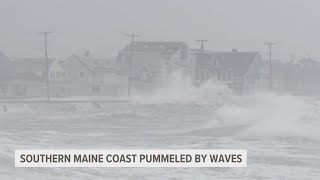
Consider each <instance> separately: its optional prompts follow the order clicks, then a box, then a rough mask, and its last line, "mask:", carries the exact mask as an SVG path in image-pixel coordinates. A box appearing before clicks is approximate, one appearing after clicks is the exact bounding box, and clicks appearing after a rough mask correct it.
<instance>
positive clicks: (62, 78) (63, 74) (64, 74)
mask: <svg viewBox="0 0 320 180" xmlns="http://www.w3.org/2000/svg"><path fill="white" fill-rule="evenodd" d="M61 80H66V72H62V75H61Z"/></svg>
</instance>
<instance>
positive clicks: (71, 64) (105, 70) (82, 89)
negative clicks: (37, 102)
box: [49, 53, 126, 97]
mask: <svg viewBox="0 0 320 180" xmlns="http://www.w3.org/2000/svg"><path fill="white" fill-rule="evenodd" d="M49 72H50V73H49V74H50V75H49V79H50V95H51V96H52V97H67V96H117V95H121V92H122V89H126V88H125V87H121V85H122V84H121V83H119V82H120V81H121V77H120V76H119V75H118V73H117V71H116V69H115V68H114V67H113V64H112V60H111V59H103V58H101V59H98V58H94V57H92V56H91V55H90V54H88V53H87V54H86V55H82V56H76V55H73V56H70V57H68V58H66V59H65V60H63V61H55V62H54V63H53V64H52V65H51V66H50V70H49ZM123 91H124V90H123Z"/></svg>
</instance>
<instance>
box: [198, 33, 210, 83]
mask: <svg viewBox="0 0 320 180" xmlns="http://www.w3.org/2000/svg"><path fill="white" fill-rule="evenodd" d="M196 41H197V42H200V43H201V44H200V57H201V55H202V54H203V51H204V43H205V42H207V41H208V40H205V39H199V40H196ZM198 67H199V71H200V73H199V78H200V84H202V81H203V77H202V75H203V72H202V70H203V68H202V67H203V66H202V65H201V61H199V59H198Z"/></svg>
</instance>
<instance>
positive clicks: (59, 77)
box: [56, 71, 61, 80]
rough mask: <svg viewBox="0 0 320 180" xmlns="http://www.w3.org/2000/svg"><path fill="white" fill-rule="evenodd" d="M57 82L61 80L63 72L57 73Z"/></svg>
mask: <svg viewBox="0 0 320 180" xmlns="http://www.w3.org/2000/svg"><path fill="white" fill-rule="evenodd" d="M56 80H61V72H60V71H56Z"/></svg>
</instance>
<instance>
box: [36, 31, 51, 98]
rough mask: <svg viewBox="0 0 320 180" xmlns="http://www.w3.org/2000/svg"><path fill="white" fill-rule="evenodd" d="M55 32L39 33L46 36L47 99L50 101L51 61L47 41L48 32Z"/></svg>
mask: <svg viewBox="0 0 320 180" xmlns="http://www.w3.org/2000/svg"><path fill="white" fill-rule="evenodd" d="M51 33H53V32H40V33H38V34H41V35H43V36H44V43H45V44H44V47H45V50H44V54H45V60H46V89H47V101H50V82H49V62H48V43H47V36H48V34H51Z"/></svg>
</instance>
